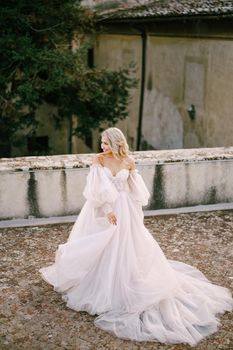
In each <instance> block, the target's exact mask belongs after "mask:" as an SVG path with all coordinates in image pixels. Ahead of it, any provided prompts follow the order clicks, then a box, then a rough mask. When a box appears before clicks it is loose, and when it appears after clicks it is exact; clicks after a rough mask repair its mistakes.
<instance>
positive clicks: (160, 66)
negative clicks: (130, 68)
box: [95, 0, 233, 149]
mask: <svg viewBox="0 0 233 350" xmlns="http://www.w3.org/2000/svg"><path fill="white" fill-rule="evenodd" d="M97 5H98V6H97V7H99V6H100V5H99V4H97ZM128 6H130V7H129V8H125V7H127V6H126V4H125V3H124V4H123V5H122V8H120V9H117V10H114V11H109V9H107V10H104V8H103V5H102V13H101V16H100V19H99V23H100V26H99V30H100V33H99V35H98V36H97V37H96V41H95V62H96V64H97V65H98V66H105V67H109V68H116V67H118V66H122V65H124V64H129V63H130V62H131V61H134V62H135V63H136V67H137V77H138V79H139V86H138V89H137V90H135V91H132V101H131V103H130V106H129V118H128V120H126V121H125V123H124V128H125V130H126V133H127V135H128V139H129V140H130V145H131V146H132V147H133V148H134V149H136V148H138V149H139V148H140V149H171V148H195V147H218V146H230V145H232V142H233V98H232V95H233V81H232V79H231V77H232V76H233V26H232V24H233V4H232V2H229V1H197V0H193V1H191V0H189V1H188V0H180V1H173V0H171V1H159V0H157V1H153V2H146V3H145V4H144V5H142V6H134V7H133V8H132V7H131V6H132V5H131V4H130V5H128Z"/></svg>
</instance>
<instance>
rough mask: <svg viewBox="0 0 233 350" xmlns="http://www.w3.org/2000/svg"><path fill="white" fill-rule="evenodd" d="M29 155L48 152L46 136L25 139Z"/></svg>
mask: <svg viewBox="0 0 233 350" xmlns="http://www.w3.org/2000/svg"><path fill="white" fill-rule="evenodd" d="M27 146H28V152H29V153H38V154H40V153H47V152H48V150H49V138H48V136H31V137H28V139H27Z"/></svg>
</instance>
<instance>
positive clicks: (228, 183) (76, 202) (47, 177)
mask: <svg viewBox="0 0 233 350" xmlns="http://www.w3.org/2000/svg"><path fill="white" fill-rule="evenodd" d="M91 156H92V154H79V155H62V156H49V157H24V158H23V157H21V158H9V159H6V158H5V159H4V158H3V159H1V160H0V219H2V220H3V219H13V218H30V217H50V216H64V215H72V214H78V213H79V212H80V210H81V208H82V206H83V204H84V202H85V198H84V197H83V194H82V192H83V189H84V186H85V182H86V176H87V174H88V171H89V168H88V167H89V165H90V164H91ZM132 156H133V157H134V159H135V162H136V165H137V168H138V170H139V172H140V173H141V175H142V177H143V178H144V181H145V183H146V185H147V187H148V189H149V191H150V193H151V198H150V202H149V204H148V206H147V207H144V209H150V210H152V209H161V208H176V207H184V206H193V205H200V204H214V203H226V202H233V147H230V148H211V149H185V150H171V151H141V152H133V153H132Z"/></svg>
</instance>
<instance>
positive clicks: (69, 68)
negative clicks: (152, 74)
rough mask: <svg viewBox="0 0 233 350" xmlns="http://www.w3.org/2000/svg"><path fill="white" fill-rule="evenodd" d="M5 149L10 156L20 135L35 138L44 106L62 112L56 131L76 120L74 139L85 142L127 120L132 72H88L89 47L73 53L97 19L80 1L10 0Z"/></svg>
mask: <svg viewBox="0 0 233 350" xmlns="http://www.w3.org/2000/svg"><path fill="white" fill-rule="evenodd" d="M0 31H1V37H0V54H1V60H0V71H1V74H0V113H1V117H0V147H1V153H2V155H5V156H10V153H11V146H12V145H14V146H15V145H17V144H18V143H19V142H20V140H19V139H17V133H18V132H19V131H20V130H24V131H25V132H27V134H28V135H29V134H32V133H35V132H36V129H37V127H38V121H37V120H36V117H35V113H36V110H37V109H38V106H39V105H40V104H41V103H42V102H43V101H47V102H48V103H51V104H53V105H54V106H56V107H57V109H58V114H57V115H56V116H54V119H55V121H56V125H57V126H61V121H62V120H64V119H65V118H68V119H70V118H71V117H72V115H76V116H77V118H78V123H77V126H76V128H75V129H74V130H73V131H72V132H73V134H75V135H77V136H79V137H81V138H83V139H85V137H86V136H87V135H88V134H90V131H91V129H92V128H98V127H99V126H100V123H101V122H102V121H108V122H111V123H112V124H114V123H116V121H117V120H118V119H122V118H125V116H126V115H127V112H126V106H127V100H128V89H129V88H130V87H132V86H134V85H135V81H134V80H132V79H130V77H129V70H128V69H120V70H118V71H106V70H100V69H97V68H95V67H94V68H89V67H88V66H87V62H86V57H87V49H88V44H87V43H84V42H83V43H82V42H81V45H80V46H79V47H78V48H77V49H76V50H72V49H71V43H72V40H73V38H74V34H75V33H78V35H79V39H80V40H81V41H82V33H86V34H87V33H88V34H92V33H93V32H94V18H93V17H92V15H91V14H90V13H87V11H86V10H84V9H83V8H82V7H81V6H80V1H76V0H66V1H59V0H51V1H45V0H30V1H29V0H19V1H17V6H15V1H13V0H9V1H7V2H6V3H5V4H4V5H1V12H0Z"/></svg>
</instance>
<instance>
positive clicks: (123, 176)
mask: <svg viewBox="0 0 233 350" xmlns="http://www.w3.org/2000/svg"><path fill="white" fill-rule="evenodd" d="M83 194H84V196H85V198H86V199H87V201H86V202H85V204H84V206H83V208H82V210H81V212H80V214H79V216H78V219H77V220H76V223H75V224H74V226H73V229H72V231H71V233H70V236H69V238H68V241H67V242H66V243H65V244H61V245H59V248H58V250H57V252H56V260H55V263H54V264H53V265H50V266H48V267H44V268H42V269H40V272H41V274H42V277H43V278H44V279H45V280H46V281H47V282H48V283H50V284H51V285H53V286H54V289H55V290H56V291H57V292H60V293H62V295H63V299H64V300H65V301H66V302H67V306H68V307H70V308H71V309H74V310H77V311H81V310H82V311H87V312H88V313H90V314H91V315H95V314H96V315H97V316H98V317H96V318H95V320H94V324H95V325H96V326H97V327H99V328H101V329H103V330H106V331H108V332H110V333H112V334H114V335H116V336H117V337H119V338H123V339H131V340H137V341H159V342H162V343H188V344H190V345H191V346H194V345H195V344H196V343H197V342H198V341H200V340H201V339H203V338H204V337H206V336H208V335H210V334H212V333H214V332H215V331H216V330H217V328H218V326H219V320H218V318H217V317H216V315H217V314H220V313H223V312H224V311H227V310H228V311H231V310H232V307H233V299H232V297H231V294H230V291H229V290H228V289H227V288H224V287H221V286H217V285H214V284H212V283H211V282H209V281H208V280H207V278H206V277H205V276H204V275H203V274H202V273H201V272H200V271H199V270H198V269H196V268H195V267H192V266H190V265H187V264H184V263H181V262H178V261H173V260H167V259H166V257H165V256H164V254H163V252H162V250H161V249H160V247H159V245H158V244H157V242H156V241H155V239H154V238H153V236H152V235H151V233H150V232H149V231H148V230H147V228H146V227H145V226H144V223H143V218H144V216H143V211H142V206H143V205H146V204H147V203H148V199H149V196H150V195H149V192H148V190H147V188H146V186H145V183H144V181H143V179H142V177H141V175H140V173H139V172H138V170H137V169H136V170H133V171H129V170H126V169H122V170H120V171H119V172H118V173H117V174H116V176H113V175H112V173H111V171H110V169H109V168H107V167H103V166H102V165H100V164H93V165H91V166H90V171H89V174H88V176H87V182H86V187H85V189H84V192H83ZM109 211H114V213H115V214H116V217H117V225H112V224H110V223H109V222H108V220H107V217H106V213H108V212H109Z"/></svg>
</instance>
